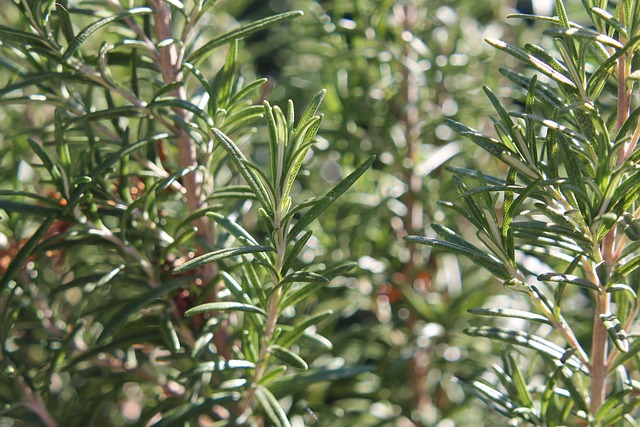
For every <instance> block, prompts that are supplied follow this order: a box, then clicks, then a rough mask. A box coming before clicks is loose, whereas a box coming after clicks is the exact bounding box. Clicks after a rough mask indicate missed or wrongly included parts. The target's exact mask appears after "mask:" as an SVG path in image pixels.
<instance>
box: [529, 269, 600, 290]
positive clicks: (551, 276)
mask: <svg viewBox="0 0 640 427" xmlns="http://www.w3.org/2000/svg"><path fill="white" fill-rule="evenodd" d="M538 280H540V281H542V282H557V283H568V284H570V285H576V286H580V287H582V288H585V289H589V290H591V291H596V292H600V287H599V286H598V285H596V284H595V283H592V282H590V281H589V280H586V279H583V278H581V277H578V276H574V275H572V274H560V273H544V274H540V275H539V276H538Z"/></svg>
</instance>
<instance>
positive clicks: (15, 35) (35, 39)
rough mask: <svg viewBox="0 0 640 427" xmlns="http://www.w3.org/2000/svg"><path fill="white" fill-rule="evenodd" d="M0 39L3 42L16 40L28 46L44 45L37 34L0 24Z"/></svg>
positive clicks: (19, 43)
mask: <svg viewBox="0 0 640 427" xmlns="http://www.w3.org/2000/svg"><path fill="white" fill-rule="evenodd" d="M0 36H1V37H0V39H2V41H3V42H5V43H6V42H16V43H17V44H18V45H22V46H29V45H35V46H39V47H44V43H45V41H44V40H43V39H42V37H40V36H39V35H38V34H33V33H27V32H25V31H20V30H16V29H15V28H10V27H6V26H4V25H0Z"/></svg>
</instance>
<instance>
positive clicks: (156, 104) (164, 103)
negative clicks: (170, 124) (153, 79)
mask: <svg viewBox="0 0 640 427" xmlns="http://www.w3.org/2000/svg"><path fill="white" fill-rule="evenodd" d="M160 107H171V108H178V109H182V110H187V111H190V112H192V113H193V114H195V115H196V116H198V117H200V118H201V119H202V120H204V121H205V122H206V123H207V125H208V126H209V127H213V119H212V118H211V116H209V114H207V113H206V112H205V111H203V110H201V109H200V108H199V107H198V106H197V105H194V104H192V103H191V102H189V101H185V100H184V99H179V98H159V99H156V100H155V101H153V102H152V103H150V104H149V105H148V108H160Z"/></svg>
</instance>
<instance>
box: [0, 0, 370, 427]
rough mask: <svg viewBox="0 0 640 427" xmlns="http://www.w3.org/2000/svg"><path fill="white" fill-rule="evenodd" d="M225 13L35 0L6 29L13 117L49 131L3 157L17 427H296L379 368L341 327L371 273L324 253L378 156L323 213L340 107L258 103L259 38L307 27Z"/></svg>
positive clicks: (8, 408) (37, 132)
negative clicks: (333, 115) (321, 176)
mask: <svg viewBox="0 0 640 427" xmlns="http://www.w3.org/2000/svg"><path fill="white" fill-rule="evenodd" d="M214 5H215V2H195V3H185V4H183V3H182V2H180V1H179V0H178V1H170V2H166V3H165V2H163V1H160V0H158V1H151V2H150V3H149V7H138V8H133V9H128V10H125V9H124V8H123V6H122V5H121V4H120V3H118V2H115V1H114V2H97V3H96V2H94V3H83V4H82V6H76V5H74V4H70V3H68V2H66V1H61V2H52V1H51V2H32V3H27V2H17V3H16V4H15V5H13V6H12V7H13V9H11V11H9V12H8V13H9V14H10V15H8V16H9V17H11V18H12V20H11V21H9V22H7V23H8V24H12V25H11V26H9V25H6V26H5V25H3V26H0V36H1V40H2V42H0V49H1V52H2V57H1V61H0V63H1V65H2V66H3V68H4V70H5V73H8V75H9V79H8V81H3V83H4V87H3V88H2V89H0V96H1V97H2V98H1V99H0V103H1V104H2V105H3V111H6V114H7V115H13V116H14V117H16V116H18V115H19V114H22V113H24V111H25V110H24V109H20V108H18V107H16V106H19V105H21V104H26V105H27V108H28V109H29V108H31V109H33V112H34V113H35V116H37V117H34V121H33V122H31V123H29V120H27V123H26V124H27V129H24V130H20V131H18V132H15V130H12V132H13V134H12V136H11V137H10V140H11V145H7V146H5V147H4V148H3V151H2V156H3V159H2V161H3V163H6V164H8V165H9V166H8V167H9V170H10V171H11V172H12V173H15V174H16V176H17V177H18V179H16V180H9V181H6V182H5V183H3V184H2V186H3V187H2V189H1V190H0V191H2V198H1V199H0V209H2V210H3V211H4V212H6V214H3V223H2V230H1V231H2V233H3V235H4V236H7V240H8V241H7V245H6V246H7V249H5V250H4V252H3V254H2V262H3V264H2V273H3V276H2V279H1V281H0V292H1V294H0V306H1V307H2V310H1V311H0V312H1V316H2V321H1V324H2V329H1V331H0V333H1V335H0V341H1V342H2V347H1V350H0V356H1V359H2V367H3V369H2V371H1V372H0V376H1V379H0V401H1V402H2V405H3V406H2V409H1V412H0V417H1V418H0V421H1V422H2V423H4V424H3V425H5V424H8V425H14V424H15V425H46V426H54V425H64V426H75V425H77V426H80V425H83V426H84V425H97V424H103V425H123V424H135V425H155V426H164V425H187V424H189V425H195V424H198V423H199V422H202V423H205V422H208V423H211V422H215V425H243V424H244V425H265V423H268V424H269V425H275V426H288V425H290V421H289V418H291V417H294V416H297V419H298V423H299V422H300V420H302V419H303V417H307V418H309V419H313V418H314V417H315V415H314V413H313V411H312V410H311V409H309V408H308V406H307V405H306V403H305V400H304V398H305V397H304V396H305V389H306V387H308V386H309V385H311V384H315V383H319V382H330V383H332V382H333V383H335V382H337V381H338V380H340V379H342V378H347V377H353V376H355V375H357V374H360V373H363V372H366V371H368V370H369V368H368V367H366V366H346V365H344V364H343V363H336V362H339V361H336V360H335V359H334V358H332V357H331V356H330V353H329V351H330V350H331V348H332V345H331V342H330V341H329V340H327V338H325V337H323V336H322V335H321V330H320V329H319V328H321V326H319V324H320V323H321V322H322V321H323V320H326V319H328V318H331V317H332V316H334V315H333V311H332V310H330V309H325V308H324V307H321V306H319V305H318V303H317V298H316V297H315V295H316V294H317V293H318V292H319V289H321V288H322V287H325V286H326V285H327V283H328V282H329V281H330V280H331V279H333V278H335V277H338V276H341V275H343V274H345V273H347V272H348V271H349V270H350V269H351V268H352V267H353V265H352V264H351V263H346V264H344V263H343V260H342V259H335V257H333V258H328V259H323V258H322V257H321V256H316V254H314V253H313V249H312V248H309V247H308V246H307V243H308V241H309V239H311V238H312V235H313V232H312V230H311V229H310V226H311V224H312V223H313V222H314V220H315V219H316V218H317V217H318V216H320V215H321V214H322V213H323V212H324V211H325V210H326V209H327V208H328V207H329V206H330V205H331V204H332V203H333V202H334V201H335V200H336V199H337V198H338V197H340V196H341V195H342V194H343V193H344V192H345V191H347V190H348V189H349V188H350V187H351V186H352V185H353V184H354V183H355V182H356V180H358V178H360V176H361V175H362V174H364V173H365V171H366V170H367V169H368V168H369V166H370V165H371V164H372V162H373V161H374V159H375V157H374V156H371V157H369V158H368V159H366V160H365V161H364V162H363V163H362V164H360V165H359V166H358V165H356V166H355V167H352V171H351V172H350V173H349V174H347V176H346V177H345V178H344V179H341V180H337V182H336V183H333V184H332V185H331V188H328V189H324V190H323V191H322V192H321V193H320V192H319V193H317V194H316V195H315V196H316V197H313V198H304V197H303V195H302V194H300V191H299V190H298V189H297V187H296V180H297V179H298V174H299V173H300V171H301V170H302V169H303V168H304V165H305V159H306V157H307V155H308V154H309V153H310V150H311V147H312V146H313V145H314V144H315V143H316V141H317V139H316V133H317V132H318V130H319V128H320V123H321V122H322V116H321V115H317V111H318V108H319V106H320V103H321V101H322V98H323V97H324V92H320V93H319V94H318V95H316V96H315V97H314V98H313V99H312V100H311V102H310V104H309V106H308V107H307V108H306V109H305V110H303V111H298V112H297V113H296V112H295V111H294V106H293V103H292V102H289V103H287V104H286V107H284V108H283V109H280V108H279V107H272V106H271V105H270V104H269V103H268V102H266V101H264V102H263V103H262V105H260V104H258V105H255V103H254V99H255V94H256V92H258V91H260V90H263V86H264V84H265V82H266V79H257V80H255V81H249V82H248V83H247V82H245V80H244V78H243V76H242V75H241V74H240V73H239V69H241V68H242V62H241V60H240V59H239V57H240V55H241V50H240V46H239V41H238V40H239V39H242V38H244V37H247V36H249V35H251V34H253V33H255V32H257V31H262V30H264V29H266V28H268V27H271V26H273V25H281V24H282V25H286V24H285V22H287V21H289V20H291V19H293V18H296V17H298V16H300V15H301V12H297V11H293V12H284V13H281V14H277V15H273V16H270V17H267V18H263V19H260V20H255V21H252V22H249V23H246V24H243V25H238V24H233V23H230V22H228V21H229V19H230V16H229V15H227V14H225V13H224V12H223V11H221V10H218V9H217V6H215V7H216V9H212V7H214ZM16 12H17V15H14V14H15V13H16ZM209 27H215V28H216V33H214V34H209V33H211V32H212V31H210V30H209V29H208V28H209ZM222 46H228V47H227V48H226V54H224V55H222V56H221V53H220V49H219V48H220V47H222ZM26 114H27V115H30V113H29V112H27V113H26ZM298 115H299V118H298ZM256 129H257V132H256ZM12 145H13V146H12ZM10 174H11V173H8V174H7V176H10ZM327 190H328V191H327ZM310 300H311V302H309V301H310ZM207 420H208V421H207ZM207 425H211V424H207Z"/></svg>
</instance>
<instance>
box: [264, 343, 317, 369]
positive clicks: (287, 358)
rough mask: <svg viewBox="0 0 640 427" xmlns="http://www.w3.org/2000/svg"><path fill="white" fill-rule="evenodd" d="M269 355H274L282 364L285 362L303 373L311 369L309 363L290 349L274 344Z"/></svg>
mask: <svg viewBox="0 0 640 427" xmlns="http://www.w3.org/2000/svg"><path fill="white" fill-rule="evenodd" d="M269 353H271V354H273V355H274V356H275V357H276V358H278V359H279V360H280V361H281V362H284V363H286V364H287V365H289V366H292V367H294V368H296V369H301V370H303V371H306V370H307V369H309V365H307V362H305V361H304V359H303V358H302V357H300V356H298V355H297V354H295V353H294V352H293V351H291V350H289V349H288V348H285V347H281V346H279V345H275V344H274V345H271V346H270V347H269Z"/></svg>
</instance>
